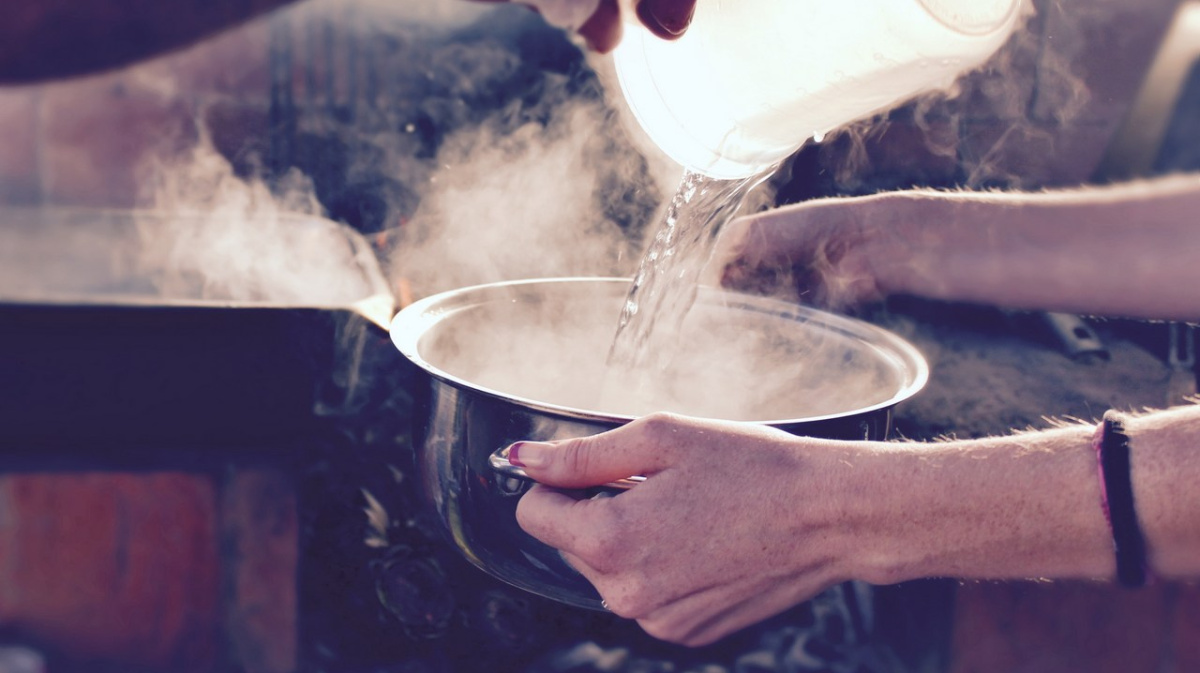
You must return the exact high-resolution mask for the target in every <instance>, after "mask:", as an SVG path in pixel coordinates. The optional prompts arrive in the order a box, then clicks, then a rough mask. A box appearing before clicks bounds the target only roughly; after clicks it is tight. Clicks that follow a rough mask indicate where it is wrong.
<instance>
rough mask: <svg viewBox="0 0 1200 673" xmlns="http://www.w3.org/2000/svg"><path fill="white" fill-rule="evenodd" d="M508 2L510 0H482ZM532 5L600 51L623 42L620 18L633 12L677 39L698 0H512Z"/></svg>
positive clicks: (653, 28) (653, 29)
mask: <svg viewBox="0 0 1200 673" xmlns="http://www.w3.org/2000/svg"><path fill="white" fill-rule="evenodd" d="M479 1H480V2H508V1H509V0H479ZM513 1H515V2H519V3H520V4H523V5H527V6H529V7H531V8H532V9H533V10H534V11H536V12H538V13H539V14H541V15H542V17H543V18H545V19H546V22H547V23H549V24H551V25H553V26H558V27H560V28H566V29H567V30H573V31H576V32H578V33H579V35H580V36H581V37H583V39H584V40H586V41H587V44H588V47H589V48H591V49H593V50H595V51H598V52H600V53H602V54H603V53H607V52H609V51H612V49H613V48H614V47H616V46H617V43H619V42H620V41H621V17H622V15H624V14H626V13H629V12H633V13H634V14H635V15H636V16H637V17H638V20H640V21H641V22H642V24H643V25H644V26H646V28H648V29H649V30H650V31H651V32H652V33H654V34H655V35H657V36H658V37H660V38H662V39H664V40H674V39H678V38H679V37H680V36H681V35H683V33H684V32H685V31H686V30H687V27H688V24H690V23H691V21H692V13H693V12H694V11H695V9H696V0H513Z"/></svg>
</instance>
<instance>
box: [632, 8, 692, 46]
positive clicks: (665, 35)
mask: <svg viewBox="0 0 1200 673" xmlns="http://www.w3.org/2000/svg"><path fill="white" fill-rule="evenodd" d="M695 11H696V3H695V2H680V0H642V1H641V2H640V3H638V6H637V15H638V18H639V19H641V21H642V24H643V25H645V26H646V27H647V28H649V29H650V32H652V33H654V34H655V35H657V36H659V37H661V38H662V39H664V40H673V39H676V38H678V37H679V36H681V35H683V33H684V31H686V30H687V28H688V24H690V23H691V22H692V14H694V13H695Z"/></svg>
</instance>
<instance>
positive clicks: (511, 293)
mask: <svg viewBox="0 0 1200 673" xmlns="http://www.w3.org/2000/svg"><path fill="white" fill-rule="evenodd" d="M628 288H629V281H628V280H627V279H620V278H563V279H548V280H532V281H518V282H507V283H496V284H491V285H482V286H476V287H469V288H464V289H459V290H454V291H450V292H446V293H443V294H438V295H434V296H431V297H428V298H426V299H423V300H421V301H418V302H416V303H414V304H412V305H410V306H408V307H407V308H405V309H404V310H403V311H401V312H400V313H399V314H398V315H397V316H396V317H395V319H394V320H393V322H392V326H391V334H392V340H393V341H394V343H395V344H396V346H397V347H398V348H399V349H400V352H401V353H403V354H404V356H405V357H406V358H408V360H410V361H411V362H412V363H414V364H415V365H416V366H417V367H419V368H420V369H421V370H423V371H424V372H425V374H426V375H427V376H428V382H429V388H428V390H427V391H425V392H426V393H427V397H426V398H425V399H424V400H423V401H422V402H421V403H420V405H419V408H418V410H417V411H416V413H415V414H414V419H415V420H414V423H415V425H416V427H415V428H414V436H413V439H414V446H415V447H416V451H417V454H418V455H417V461H418V468H419V471H420V474H421V479H422V482H423V483H422V486H423V491H424V493H425V495H426V496H427V499H428V501H429V503H430V504H431V505H432V506H433V508H434V509H435V510H436V512H437V515H438V517H439V518H440V520H441V521H442V523H443V524H444V526H445V529H446V531H447V532H448V533H449V536H450V538H451V539H452V541H453V543H454V544H455V545H456V546H457V547H458V549H459V550H460V551H461V552H462V553H463V554H464V555H465V556H466V558H467V559H469V560H470V561H471V562H472V563H474V564H475V565H476V566H478V567H480V568H482V569H483V570H485V571H487V572H489V573H491V574H492V575H494V576H496V577H498V578H500V579H502V580H504V581H506V582H509V583H511V584H513V585H515V586H517V587H520V588H522V589H526V590H529V591H531V592H534V593H536V594H540V595H543V596H547V597H550V598H553V599H557V600H559V601H562V602H565V603H568V604H571V605H576V606H581V607H587V608H595V609H599V608H600V599H599V597H598V595H597V594H596V592H595V590H594V589H593V588H592V587H591V586H590V585H589V584H588V583H587V581H586V580H584V578H583V577H582V576H581V575H579V574H578V573H576V572H575V571H574V570H573V569H572V568H571V567H570V566H569V565H567V564H566V563H565V562H564V561H563V560H562V558H561V557H560V556H559V554H558V552H557V551H556V550H554V549H552V548H550V547H547V546H545V545H543V544H542V543H540V542H538V541H537V540H535V539H534V538H532V537H530V536H529V535H527V534H526V533H525V532H524V531H522V530H521V529H520V527H519V526H518V525H517V522H516V517H515V511H516V505H517V501H518V499H519V497H520V496H521V495H522V494H523V493H524V492H525V491H526V490H527V489H528V486H529V482H528V481H526V480H524V479H521V478H519V477H517V476H514V475H512V474H509V473H507V472H504V471H498V470H497V469H496V467H495V466H494V465H493V463H500V464H502V463H503V460H497V458H496V457H494V455H493V454H496V453H497V452H498V451H499V450H501V449H503V448H504V447H506V446H508V445H509V444H510V443H512V442H515V441H517V440H522V439H525V440H552V439H561V438H566V437H573V436H583V435H590V434H595V433H598V432H602V431H604V430H608V429H611V428H614V427H617V426H619V425H621V424H623V423H626V422H629V421H631V420H633V418H634V417H635V413H639V412H638V411H636V410H635V411H633V412H632V413H629V412H624V411H621V410H619V407H620V400H618V401H617V402H616V403H615V404H616V407H614V408H617V409H618V410H616V411H602V410H597V409H598V408H599V409H603V408H605V407H604V406H601V405H599V403H598V402H596V401H595V399H594V398H595V397H596V391H597V390H599V389H600V387H601V386H600V379H602V378H603V374H604V357H605V353H607V343H608V341H609V340H611V337H612V333H613V329H614V328H615V325H616V320H617V316H618V313H619V309H620V307H621V304H622V301H623V300H624V298H625V294H626V292H627V290H628ZM687 323H688V324H687V329H685V332H684V334H683V335H682V337H681V343H680V346H679V349H678V350H679V351H680V352H688V351H691V350H695V349H696V348H699V349H700V351H701V352H700V353H699V355H700V356H702V357H703V358H704V360H699V361H694V362H692V363H691V364H685V365H683V367H684V368H685V369H686V370H687V371H685V372H683V374H684V375H685V380H684V383H683V384H682V385H681V386H680V387H682V388H686V389H689V390H692V391H695V390H696V389H697V385H699V386H700V387H703V386H705V385H711V386H716V387H714V388H712V389H710V390H708V391H705V394H704V395H702V396H701V397H700V398H696V399H698V400H699V401H698V402H697V403H698V404H700V405H701V406H705V403H706V402H711V403H712V404H711V405H708V407H706V408H713V409H718V410H720V409H721V408H723V407H722V404H723V403H724V402H730V403H732V402H733V401H734V400H732V397H733V396H728V395H726V394H725V393H726V391H728V390H730V385H729V384H733V383H736V381H726V380H724V379H722V378H721V377H722V376H729V375H730V374H729V372H723V373H722V372H721V371H720V370H721V366H720V365H721V364H723V363H726V362H730V361H731V362H734V363H735V367H734V369H736V370H742V369H745V370H747V371H748V372H749V373H748V374H747V376H746V378H748V379H752V380H750V381H749V383H751V384H753V385H751V386H748V388H750V387H752V388H755V389H756V393H755V394H759V393H760V392H761V391H758V390H757V389H758V388H760V387H761V386H759V385H758V382H759V380H761V378H762V377H763V376H764V375H765V374H766V373H767V372H779V371H784V372H789V376H790V380H788V381H785V387H786V388H787V390H788V391H789V392H787V393H786V394H782V395H780V394H778V393H775V394H773V395H772V397H771V398H770V399H766V398H764V400H763V402H762V406H763V408H764V409H768V411H769V412H772V413H767V412H764V414H763V415H762V416H761V417H757V416H753V415H752V416H749V417H747V416H746V412H744V411H741V412H738V414H737V415H735V416H733V417H732V418H733V420H749V421H752V422H759V423H765V424H768V425H771V426H775V427H778V428H781V429H783V430H786V431H788V432H792V433H795V434H803V435H812V436H820V437H827V438H835V439H882V438H884V437H885V436H886V435H887V432H888V429H889V425H890V421H891V410H892V407H894V406H895V405H896V404H897V403H898V402H900V401H902V400H904V399H907V398H908V397H911V396H912V395H913V394H915V393H916V392H917V391H918V390H920V389H921V387H922V386H923V385H924V384H925V381H926V378H927V376H928V369H927V367H926V364H925V361H924V359H923V358H922V357H921V355H920V353H918V352H917V350H916V349H915V348H913V347H912V346H911V345H910V344H908V343H907V342H905V341H904V340H902V339H900V338H899V337H897V336H895V335H893V334H891V333H890V332H887V331H885V330H883V329H880V328H878V327H875V326H873V325H870V324H867V323H865V322H862V321H858V320H852V319H848V318H844V317H839V316H835V315H832V314H828V313H824V312H821V311H816V310H813V309H808V308H804V307H800V306H796V305H793V304H788V303H784V302H779V301H775V300H770V299H763V298H758V297H750V296H745V295H739V294H734V293H730V292H725V291H720V290H710V289H704V290H702V291H701V293H700V296H699V298H698V300H697V303H696V306H695V307H694V308H693V309H692V311H691V314H689V317H688V320H687ZM751 343H752V344H754V346H755V348H756V349H758V350H761V349H762V348H763V347H764V346H766V347H767V348H768V350H771V349H773V350H775V351H777V354H782V355H783V356H784V357H785V358H786V359H787V360H790V363H791V365H794V368H793V369H789V367H788V366H787V365H786V364H781V363H779V362H776V361H775V360H770V361H763V362H759V361H758V360H756V359H746V360H740V359H739V358H740V357H741V354H742V353H743V351H745V350H746V348H745V347H746V346H748V345H749V344H751ZM756 357H758V356H756ZM759 359H761V358H759ZM697 362H699V363H700V364H699V365H697ZM705 363H708V365H711V366H708V365H706V364H705ZM697 369H712V370H715V371H717V372H718V373H717V375H716V378H714V379H712V380H711V381H707V382H705V381H702V380H698V379H695V378H694V377H691V376H690V375H691V374H693V373H694V372H695V370H697ZM736 376H737V374H736V372H735V373H734V377H735V378H736ZM576 384H582V385H576ZM747 394H750V393H747ZM737 397H740V395H738V396H737ZM608 404H610V405H611V404H613V403H612V402H609V403H608ZM665 410H673V411H679V412H681V413H692V414H693V415H710V416H714V417H721V414H720V413H715V414H699V413H694V410H692V409H688V408H681V409H665Z"/></svg>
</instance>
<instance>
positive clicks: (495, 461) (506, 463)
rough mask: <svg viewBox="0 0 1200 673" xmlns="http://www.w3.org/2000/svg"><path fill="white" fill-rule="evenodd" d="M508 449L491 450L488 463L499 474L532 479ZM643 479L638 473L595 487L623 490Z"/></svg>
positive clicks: (644, 479)
mask: <svg viewBox="0 0 1200 673" xmlns="http://www.w3.org/2000/svg"><path fill="white" fill-rule="evenodd" d="M508 449H509V447H507V446H506V447H504V448H501V449H499V450H497V451H495V452H493V453H492V455H491V456H490V457H489V458H488V464H489V465H491V467H492V469H493V470H495V471H496V472H499V473H500V474H502V475H504V476H506V477H515V478H517V479H524V480H527V481H533V480H534V479H533V478H532V477H530V476H529V475H528V474H526V473H525V470H524V468H520V467H517V466H516V465H513V464H512V462H511V461H510V460H509V459H508ZM643 481H646V478H645V477H643V476H640V475H634V476H632V477H626V478H624V479H618V480H616V481H610V482H608V483H607V484H602V485H600V486H598V487H597V488H607V489H617V490H621V491H625V490H628V489H631V488H633V487H634V486H637V485H638V484H640V483H642V482H643Z"/></svg>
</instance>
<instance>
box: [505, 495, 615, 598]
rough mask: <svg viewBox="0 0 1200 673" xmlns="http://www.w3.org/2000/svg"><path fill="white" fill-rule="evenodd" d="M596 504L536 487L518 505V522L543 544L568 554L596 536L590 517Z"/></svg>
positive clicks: (597, 529) (596, 530) (596, 528)
mask: <svg viewBox="0 0 1200 673" xmlns="http://www.w3.org/2000/svg"><path fill="white" fill-rule="evenodd" d="M595 504H596V502H595V501H592V500H581V499H579V498H575V497H572V496H571V495H568V494H567V493H564V492H562V491H560V490H558V489H556V488H550V487H547V486H543V485H541V484H537V485H535V486H534V487H533V488H531V489H529V492H527V493H526V494H525V495H523V496H521V500H520V502H518V503H517V523H518V524H520V526H521V528H522V529H523V530H524V531H525V532H526V533H529V534H530V535H532V536H533V537H535V538H537V539H538V540H541V541H542V542H544V543H545V544H547V545H549V546H551V547H554V548H555V549H559V550H563V551H566V552H568V553H571V552H575V551H577V550H578V549H580V548H581V546H582V545H583V543H584V542H585V541H587V540H590V539H595V537H596V536H597V535H598V534H599V526H598V525H597V524H596V523H595V522H594V521H593V519H594V518H595V517H594V516H593V514H592V510H593V509H594V506H595ZM572 565H574V564H573V563H572ZM581 572H582V571H581ZM584 576H585V577H587V575H586V574H585V575H584ZM589 579H591V578H589Z"/></svg>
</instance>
